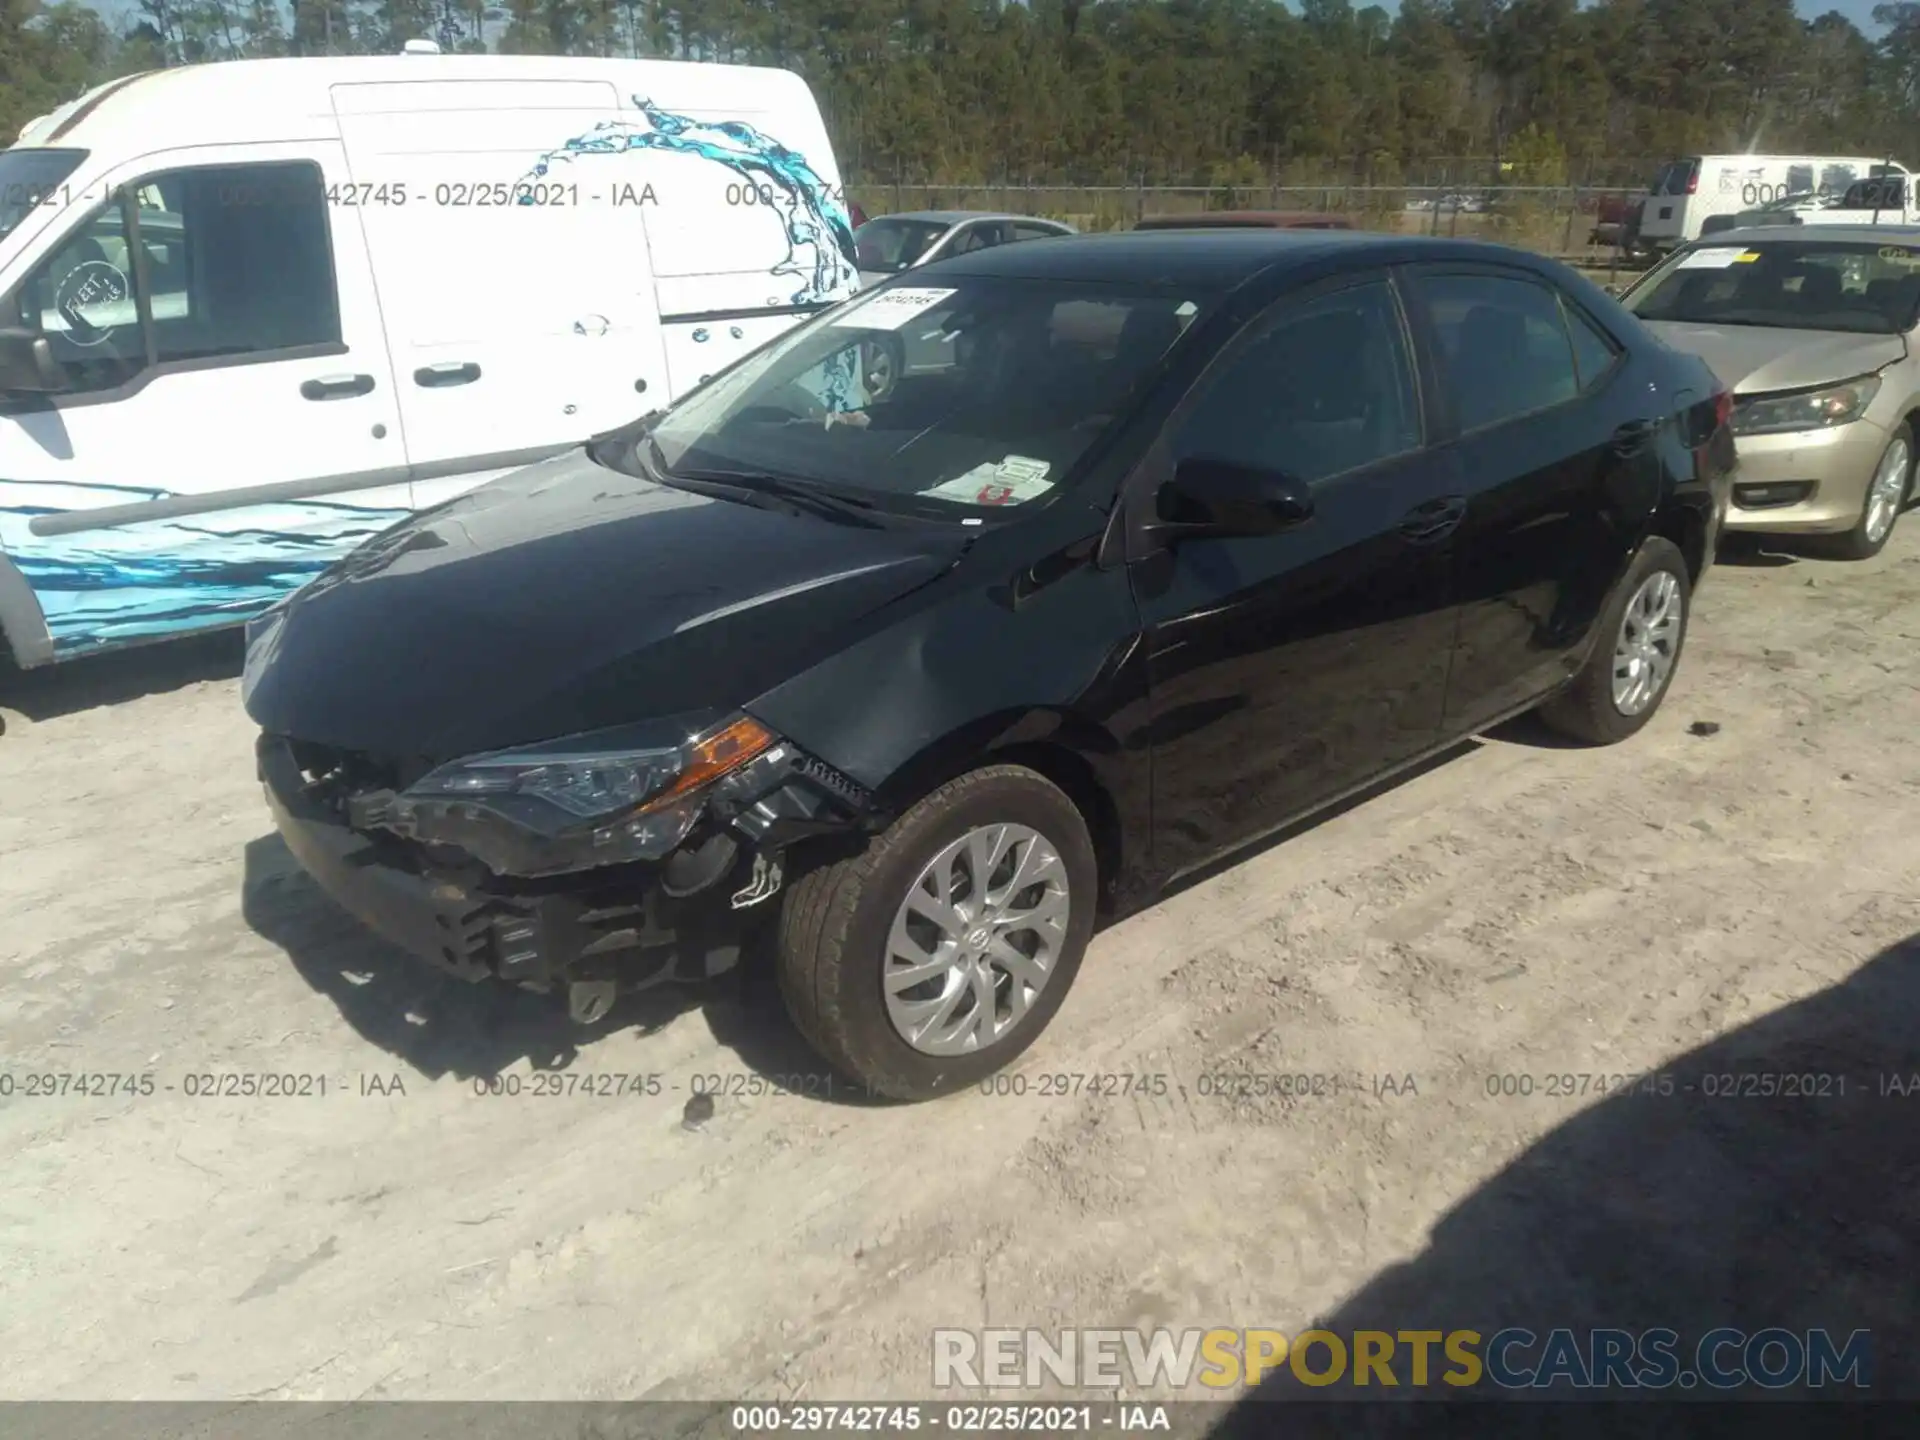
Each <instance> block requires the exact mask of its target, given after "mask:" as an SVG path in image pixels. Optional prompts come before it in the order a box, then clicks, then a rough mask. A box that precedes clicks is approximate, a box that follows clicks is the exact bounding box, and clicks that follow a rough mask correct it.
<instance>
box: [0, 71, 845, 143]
mask: <svg viewBox="0 0 1920 1440" xmlns="http://www.w3.org/2000/svg"><path fill="white" fill-rule="evenodd" d="M412 81H446V82H450V83H453V84H463V83H472V82H480V81H493V82H500V81H547V82H554V81H575V82H579V81H596V82H600V83H603V84H608V85H611V86H613V87H614V88H615V91H616V93H618V94H620V95H622V96H628V95H632V94H635V93H639V94H643V95H645V96H647V97H648V99H649V100H651V101H652V102H653V103H654V104H657V105H660V106H662V107H664V108H666V109H668V110H676V109H678V110H685V109H698V110H701V111H708V110H715V111H720V112H726V111H729V110H735V109H737V110H739V111H741V112H744V113H752V112H755V111H760V112H765V111H766V110H768V109H769V108H771V107H774V106H779V107H782V108H786V109H797V110H798V111H799V112H801V113H809V112H811V110H812V108H813V101H812V96H811V92H810V91H809V90H808V89H807V85H806V82H805V81H804V80H802V79H801V78H800V76H799V75H797V74H795V73H793V72H792V71H788V70H780V69H773V68H769V67H764V66H750V65H720V64H710V63H705V62H696V61H686V60H627V59H611V58H603V57H599V56H548V55H352V56H347V55H306V56H297V57H288V56H282V57H278V58H273V59H252V60H218V61H210V62H207V63H205V64H197V65H180V66H174V67H172V68H170V69H164V70H148V71H144V72H139V73H136V74H132V75H126V76H122V77H121V78H120V79H118V80H109V81H107V82H106V83H104V84H101V85H96V86H95V87H94V88H93V89H91V90H89V91H87V92H86V93H84V94H82V95H79V96H76V97H75V98H74V99H72V100H69V101H68V102H67V103H66V104H64V105H62V106H60V107H59V108H58V109H56V110H52V111H49V112H48V113H47V114H45V115H42V116H39V117H38V118H37V119H35V120H33V121H31V122H29V124H28V126H27V127H26V132H23V134H22V136H21V138H20V140H19V141H18V142H17V143H18V144H19V146H21V147H22V148H35V147H50V148H57V149H80V150H103V151H114V150H120V151H124V152H125V153H127V154H129V155H144V154H150V153H152V152H154V151H156V150H164V149H170V148H173V147H176V146H182V147H184V146H189V145H212V144H237V143H241V142H246V141H261V140H276V141H277V140H306V139H324V138H330V137H331V138H337V137H338V135H339V121H338V119H337V117H336V115H335V110H334V106H335V102H336V99H337V98H338V96H339V94H340V92H341V90H342V89H343V88H345V87H351V86H356V85H367V84H396V83H406V82H412ZM631 103H632V102H630V101H628V102H626V104H624V105H623V106H622V109H626V108H627V106H629V105H631ZM236 117H238V118H236ZM567 123H571V122H567ZM560 133H561V134H562V135H564V134H567V133H571V132H569V131H567V130H566V129H565V128H564V125H563V128H562V130H561V131H560Z"/></svg>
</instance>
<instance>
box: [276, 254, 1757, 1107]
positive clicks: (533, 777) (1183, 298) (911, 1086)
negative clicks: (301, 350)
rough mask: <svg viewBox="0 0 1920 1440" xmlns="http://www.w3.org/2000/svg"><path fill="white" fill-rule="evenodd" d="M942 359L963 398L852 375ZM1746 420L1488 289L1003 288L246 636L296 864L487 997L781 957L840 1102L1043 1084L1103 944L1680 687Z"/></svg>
mask: <svg viewBox="0 0 1920 1440" xmlns="http://www.w3.org/2000/svg"><path fill="white" fill-rule="evenodd" d="M910 340H911V341H915V342H922V341H924V342H928V343H927V346H926V347H924V348H926V349H930V350H931V351H932V352H933V353H937V354H938V355H939V356H941V363H939V364H938V365H928V366H923V367H919V368H915V367H893V368H891V369H888V367H882V368H883V369H887V380H886V383H885V384H883V385H875V384H874V383H873V366H872V363H871V357H872V356H873V355H874V354H875V353H882V354H885V353H888V352H890V351H895V352H897V351H900V350H901V348H902V347H904V346H905V345H906V343H907V342H908V341H910ZM1728 412H1729V405H1728V399H1727V396H1726V395H1725V394H1724V393H1723V391H1722V389H1721V387H1720V386H1719V385H1718V383H1717V382H1716V381H1715V380H1714V378H1713V375H1712V374H1711V372H1710V371H1709V370H1708V369H1707V368H1706V366H1705V365H1703V364H1702V363H1701V362H1700V361H1698V360H1696V359H1693V358H1691V357H1688V356H1684V355H1680V354H1677V353H1675V352H1673V351H1671V350H1668V349H1666V348H1665V347H1663V346H1661V345H1659V344H1657V343H1655V342H1654V341H1653V340H1652V339H1651V338H1650V336H1649V335H1648V333H1647V332H1646V331H1645V330H1644V329H1642V328H1641V326H1640V325H1639V323H1638V322H1637V321H1635V320H1634V319H1633V317H1632V316H1630V315H1628V314H1627V313H1626V312H1625V311H1624V310H1623V309H1621V307H1620V306H1619V305H1618V304H1617V303H1615V302H1614V301H1613V300H1612V299H1610V298H1609V297H1608V296H1607V295H1606V294H1605V293H1603V292H1602V291H1601V290H1600V289H1598V288H1597V287H1596V286H1594V285H1592V284H1591V283H1589V282H1587V281H1586V280H1584V279H1582V278H1581V277H1580V276H1578V275H1577V274H1575V273H1574V272H1572V271H1571V270H1568V269H1566V268H1564V267H1562V266H1560V265H1557V264H1555V263H1553V262H1551V261H1546V260H1542V259H1538V258H1535V257H1533V256H1529V255H1525V254H1522V253H1519V252H1517V251H1513V250H1508V249H1505V248H1501V247H1496V246H1490V245H1483V244H1476V243H1471V242H1465V241H1450V240H1440V239H1418V238H1400V237H1391V236H1380V235H1368V234H1361V233H1340V232H1293V233H1287V232H1260V231H1242V232H1230V233H1214V234H1207V233H1186V234H1180V233H1174V234H1155V233H1151V232H1136V233H1132V234H1120V235H1102V236H1088V237H1077V238H1068V239H1061V240H1058V241H1055V242H1054V243H1051V244H1047V245H1012V246H1005V247H1000V248H995V249H991V250H986V251H982V252H980V253H978V254H974V255H969V256H967V257H965V258H964V259H959V260H954V261H948V262H945V263H941V264H938V265H934V266H930V267H927V268H925V269H922V270H916V271H914V272H913V273H912V275H911V276H910V277H902V278H901V279H900V280H898V281H895V282H891V283H889V284H886V285H884V286H881V287H879V288H878V289H876V290H874V291H872V292H870V293H868V294H866V295H863V296H861V297H859V298H857V299H855V300H853V301H850V302H848V303H846V304H844V305H842V306H839V307H836V308H835V309H832V310H830V311H828V312H826V313H824V314H822V315H819V316H817V317H815V318H813V319H811V320H809V321H807V322H805V323H802V324H800V325H798V326H796V327H795V328H794V329H792V330H791V331H789V332H787V333H786V334H784V335H783V336H781V337H780V338H778V339H776V340H774V341H772V342H771V343H769V344H767V345H766V346H765V347H763V348H761V349H760V350H758V351H756V352H754V353H753V354H751V355H750V356H748V357H747V358H745V359H743V360H742V361H740V362H739V363H738V364H736V365H735V366H733V367H732V368H731V369H729V370H727V371H725V372H723V373H721V374H719V375H716V376H715V377H713V379H712V380H711V381H710V382H709V383H707V384H705V385H704V386H702V387H701V388H700V389H699V390H697V391H695V392H693V393H691V394H690V395H688V396H687V397H685V398H684V399H682V400H681V401H680V402H679V403H678V404H676V405H675V406H673V407H672V408H671V409H670V410H668V411H666V412H665V413H664V414H661V415H657V416H650V417H648V418H647V419H646V420H645V421H641V422H636V424H634V425H633V426H630V427H628V428H627V429H626V430H625V431H624V432H621V433H616V434H612V435H608V436H604V437H602V438H601V439H599V440H597V441H595V442H593V443H592V444H590V445H588V446H587V447H585V448H583V449H582V450H580V451H578V452H575V453H573V454H570V455H567V456H563V457H560V458H558V459H554V460H550V461H548V462H545V463H543V464H541V465H538V466H535V467H533V468H531V469H528V470H525V471H521V472H519V473H517V474H515V475H512V476H509V477H506V478H505V479H503V480H500V481H498V482H495V483H493V484H490V485H487V486H485V487H483V488H481V489H479V490H476V491H474V492H472V493H471V494H468V495H466V496H463V497H461V498H459V499H457V500H454V501H452V502H450V503H448V504H446V505H444V506H442V507H440V508H438V509H436V510H433V511H429V512H426V513H423V514H422V515H420V516H418V517H416V518H414V519H412V520H410V521H407V522H405V523H403V524H401V525H400V526H398V527H397V528H395V529H393V530H391V531H389V532H388V533H386V534H385V535H384V536H382V537H380V538H378V539H376V540H374V541H372V542H370V543H369V544H368V545H367V546H366V547H364V548H363V549H362V550H360V551H359V552H357V553H356V554H354V555H353V556H350V557H349V558H348V559H346V560H345V561H343V562H342V563H341V564H339V565H338V566H336V567H335V568H334V569H333V570H332V571H330V572H328V573H327V574H325V575H323V576H322V577H321V578H319V579H317V580H315V581H314V582H312V583H311V584H309V585H308V586H307V587H306V588H304V589H303V590H301V591H299V592H297V593H296V594H295V595H293V596H292V597H291V598H290V599H288V600H287V601H285V602H283V603H282V604H281V605H279V606H278V607H276V608H275V609H274V610H273V611H271V612H269V613H268V614H267V615H266V616H264V617H262V618H261V619H260V620H258V621H256V622H255V623H254V625H253V626H252V627H251V631H250V636H249V645H248V657H247V674H246V679H245V696H246V705H247V708H248V711H249V713H250V714H251V715H252V716H253V718H254V719H255V720H256V721H257V722H258V724H259V725H260V727H261V730H262V734H261V736H260V739H259V742H258V763H259V768H260V773H261V776H262V779H263V781H264V783H265V787H266V791H267V796H268V800H269V802H270V805H271V807H272V809H273V812H274V815H275V817H276V820H277V823H278V825H279V828H280V831H281V833H282V835H283V836H284V838H285V840H286V843H287V845H288V846H289V848H290V849H291V850H292V852H293V854H294V855H295V856H296V857H298V859H299V860H300V862H301V863H302V864H303V865H304V866H305V867H306V869H307V870H308V871H309V872H310V873H311V874H312V875H313V877H314V878H315V879H316V880H317V881H318V882H319V884H320V885H321V886H322V887H324V888H325V889H326V890H327V891H329V892H330V893H331V894H332V895H333V896H334V897H335V899H336V900H337V901H338V902H339V903H340V904H341V905H342V906H344V907H345V908H346V909H348V910H350V911H352V912H353V913H354V914H356V915H358V916H359V917H360V918H361V919H362V920H363V921H364V922H365V923H366V924H367V925H369V926H370V927H371V928H373V929H374V930H376V931H379V932H381V933H382V934H384V935H386V936H387V937H388V938H390V939H391V940H393V941H395V942H397V943H398V944H400V945H402V946H404V947H406V948H408V949H411V950H412V951H414V952H416V953H417V954H419V955H420V956H422V957H424V958H425V959H427V960H429V961H433V962H435V963H438V964H439V965H441V966H443V967H445V968H447V969H450V970H452V971H454V972H455V973H458V974H460V975H463V976H467V977H469V978H472V979H476V980H481V979H493V980H500V981H507V982H512V983H516V984H519V985H522V986H526V987H529V988H532V989H536V990H548V991H554V990H565V991H566V992H568V994H569V996H570V999H571V1002H572V1012H573V1014H574V1016H575V1017H576V1019H578V1020H580V1021H581V1022H583V1023H589V1022H591V1021H593V1020H596V1019H598V1018H600V1017H601V1016H602V1015H604V1013H605V1012H606V1010H607V1008H608V1006H609V1005H610V1004H611V1001H612V998H613V996H614V995H615V993H616V992H617V990H619V989H621V988H629V987H640V986H645V985H648V984H652V983H655V982H659V981H665V980H672V979H697V978H701V977H705V976H707V975H709V974H714V973H718V972H719V971H720V970H723V969H725V968H726V967H727V966H729V965H731V964H733V963H734V962H735V961H736V960H737V959H738V957H739V955H740V954H741V951H742V947H743V946H745V945H747V944H748V942H750V941H753V940H755V939H756V938H758V939H759V940H761V941H763V942H765V943H766V945H767V946H768V947H769V948H770V950H771V952H772V953H773V955H774V956H775V964H776V965H777V967H778V970H779V976H780V980H781V984H782V987H783V990H784V993H785V995H786V996H787V999H788V1002H789V1004H790V1007H791V1009H792V1012H793V1015H794V1018H795V1020H796V1022H797V1023H798V1025H799V1027H800V1029H801V1030H802V1031H803V1032H804V1034H805V1035H806V1036H807V1037H808V1038H809V1040H810V1041H811V1042H812V1043H813V1044H814V1045H815V1046H816V1047H817V1048H818V1049H819V1051H820V1052H821V1054H822V1055H823V1056H825V1057H826V1059H827V1060H828V1061H830V1062H831V1064H832V1065H833V1066H834V1067H835V1068H836V1069H837V1070H838V1071H839V1072H840V1073H841V1074H842V1075H844V1076H845V1077H846V1078H847V1079H848V1080H849V1081H851V1082H852V1083H853V1084H854V1085H857V1086H861V1087H865V1088H866V1089H867V1090H869V1091H871V1092H874V1093H878V1094H884V1095H888V1096H893V1097H897V1098H907V1099H919V1098H925V1097H930V1096H934V1095H937V1094H941V1093H944V1092H947V1091H951V1090H953V1089H955V1088H956V1087H960V1086H964V1085H966V1084H968V1083H970V1082H974V1081H978V1080H980V1079H983V1078H984V1077H986V1076H988V1075H989V1074H991V1073H993V1072H994V1071H996V1070H998V1069H1000V1068H1001V1067H1003V1066H1005V1065H1006V1064H1007V1063H1008V1062H1009V1061H1011V1060H1013V1059H1014V1058H1015V1057H1016V1056H1018V1055H1019V1054H1020V1053H1021V1052H1022V1051H1024V1050H1025V1049H1026V1048H1027V1047H1028V1046H1029V1045H1030V1044H1032V1043H1033V1041H1034V1040H1035V1038H1036V1037H1037V1036H1038V1035H1039V1034H1040V1032H1041V1030H1042V1029H1044V1028H1045V1026H1046V1025H1047V1023H1048V1022H1049V1021H1050V1020H1051V1019H1052V1017H1053V1015H1054V1013H1055V1011H1057V1010H1058V1009H1059V1007H1060V1005H1061V1003H1062V1002H1063V1001H1064V1000H1065V999H1066V995H1067V991H1068V988H1069V987H1070V986H1071V985H1072V983H1073V980H1074V976H1075V973H1076V972H1077V971H1078V969H1079V967H1080V963H1081V958H1082V956H1083V954H1084V953H1085V951H1086V948H1087V943H1088V939H1089V937H1090V936H1091V934H1092V932H1093V929H1094V926H1095V923H1096V920H1097V919H1099V918H1100V917H1104V916H1111V915H1113V914H1115V913H1117V912H1118V911H1120V910H1122V909H1124V908H1127V907H1130V906H1134V905H1137V904H1139V903H1142V902H1144V901H1145V900H1147V899H1150V898H1151V897H1152V896H1153V894H1154V893H1155V892H1156V890H1157V889H1158V888H1159V887H1161V886H1163V885H1165V884H1166V883H1167V882H1168V881H1170V880H1172V879H1174V878H1175V877H1179V876H1182V875H1184V874H1187V873H1189V872H1191V871H1193V870H1195V869H1196V868H1198V867H1200V866H1202V865H1205V864H1208V863H1209V862H1211V861H1214V860H1216V859H1217V858H1218V857H1221V856H1222V855H1225V854H1227V853H1229V852H1232V851H1234V850H1236V849H1237V848H1239V847H1243V846H1246V845H1247V844H1248V843H1249V842H1252V841H1254V840H1256V839H1257V838H1259V837H1261V836H1263V835H1266V834H1269V833H1270V832H1272V831H1274V830H1275V829H1277V828H1279V827H1281V826H1283V825H1285V824H1287V823H1288V822H1290V821H1293V820H1295V819H1297V818H1298V817H1301V816H1303V815H1306V814H1308V813H1310V812H1312V811H1315V810H1317V809H1320V808H1322V807H1325V806H1327V805H1328V804H1330V803H1331V802H1334V801H1336V800H1338V799H1340V798H1341V797H1343V796H1346V795H1348V794H1350V793H1352V792H1354V791H1356V790H1358V789H1360V788H1362V787H1364V786H1366V785H1367V784H1369V783H1370V782H1372V781H1375V780H1377V779H1379V778H1380V777H1381V776H1383V775H1386V774H1388V773H1390V772H1392V771H1395V770H1398V769H1402V768H1405V767H1407V766H1411V765H1413V764H1415V763H1417V762H1418V761H1420V760H1421V759H1422V758H1424V757H1427V756H1429V755H1432V754H1433V753H1435V752H1437V751H1439V750H1442V749H1444V748H1445V747H1447V746H1448V745H1450V744H1452V743H1454V742H1456V741H1457V740H1459V739H1460V738H1461V737H1463V736H1465V735H1468V734H1470V733H1472V732H1474V731H1478V730H1481V729H1484V728H1486V727H1488V726H1491V725H1493V724H1495V723H1497V722H1499V721H1501V720H1503V719H1505V718H1507V717H1508V716H1512V715H1515V714H1517V713H1519V712H1521V711H1525V710H1529V709H1532V708H1534V707H1539V708H1540V710H1541V713H1542V714H1543V715H1544V716H1545V718H1546V719H1547V720H1548V721H1549V722H1550V723H1551V724H1553V725H1554V726H1556V727H1558V728H1559V729H1561V730H1563V731H1565V732H1567V733H1569V734H1571V735H1573V736H1576V737H1578V738H1579V739H1581V740H1583V741H1586V742H1590V743H1599V744H1605V743H1609V742H1613V741H1617V740H1621V739H1624V738H1625V737H1627V736H1629V735H1632V734H1633V733H1634V732H1635V731H1637V730H1638V729H1640V727H1642V726H1643V725H1645V724H1646V723H1647V721H1648V719H1649V718H1650V717H1651V716H1652V715H1653V714H1654V712H1655V710H1656V709H1657V707H1658V706H1659V704H1660V702H1661V699H1662V697H1663V696H1664V695H1665V693H1666V691H1667V689H1668V687H1669V685H1670V684H1671V683H1672V677H1673V672H1674V667H1675V665H1676V664H1677V662H1678V661H1679V658H1680V652H1681V646H1682V644H1683V642H1684V640H1685V636H1686V629H1687V621H1688V616H1689V609H1690V600H1691V596H1692V594H1693V592H1694V588H1695V587H1696V586H1697V585H1698V584H1699V582H1700V579H1701V575H1702V572H1703V571H1704V570H1705V569H1706V568H1707V566H1708V565H1709V564H1710V563H1711V558H1712V555H1713V551H1714V543H1715V539H1716V535H1717V532H1718V530H1719V526H1720V521H1721V516H1722V514H1723V511H1724V508H1725V504H1726V490H1727V487H1728V484H1729V478H1730V476H1729V472H1730V470H1731V467H1732V465H1733V461H1734V451H1733V442H1732V438H1731V432H1730V430H1729V428H1728Z"/></svg>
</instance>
